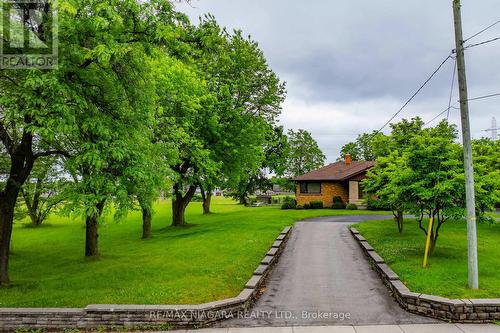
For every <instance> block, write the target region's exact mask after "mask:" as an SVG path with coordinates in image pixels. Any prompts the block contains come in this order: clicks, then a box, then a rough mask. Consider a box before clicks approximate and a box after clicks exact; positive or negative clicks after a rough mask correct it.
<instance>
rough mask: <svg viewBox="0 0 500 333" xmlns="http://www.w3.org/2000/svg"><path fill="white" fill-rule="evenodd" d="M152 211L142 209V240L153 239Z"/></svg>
mask: <svg viewBox="0 0 500 333" xmlns="http://www.w3.org/2000/svg"><path fill="white" fill-rule="evenodd" d="M151 219H152V214H151V209H150V208H149V207H142V239H148V238H151Z"/></svg>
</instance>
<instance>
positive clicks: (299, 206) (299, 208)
mask: <svg viewBox="0 0 500 333" xmlns="http://www.w3.org/2000/svg"><path fill="white" fill-rule="evenodd" d="M295 209H298V210H302V209H304V206H302V205H297V207H295Z"/></svg>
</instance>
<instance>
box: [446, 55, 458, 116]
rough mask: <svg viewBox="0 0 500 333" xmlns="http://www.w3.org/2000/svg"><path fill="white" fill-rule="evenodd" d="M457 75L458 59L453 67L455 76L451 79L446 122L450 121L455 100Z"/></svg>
mask: <svg viewBox="0 0 500 333" xmlns="http://www.w3.org/2000/svg"><path fill="white" fill-rule="evenodd" d="M456 73H457V59H455V64H454V65H453V75H452V77H451V89H450V99H449V101H448V114H447V115H446V120H449V119H450V109H451V100H452V98H453V88H454V87H455V75H456Z"/></svg>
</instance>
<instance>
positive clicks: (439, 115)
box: [424, 103, 457, 127]
mask: <svg viewBox="0 0 500 333" xmlns="http://www.w3.org/2000/svg"><path fill="white" fill-rule="evenodd" d="M455 105H457V103H455V104H453V105H450V106H448V107H447V108H446V109H444V110H443V111H441V113H439V114H438V115H437V116H435V117H434V118H432V119H431V120H429V121H428V122H426V123H425V125H424V127H425V126H427V125H429V124H430V123H432V122H433V121H434V120H436V119H438V118H439V117H441V116H442V115H443V114H445V113H446V112H448V116H449V115H450V110H451V109H456V108H455V107H454V106H455Z"/></svg>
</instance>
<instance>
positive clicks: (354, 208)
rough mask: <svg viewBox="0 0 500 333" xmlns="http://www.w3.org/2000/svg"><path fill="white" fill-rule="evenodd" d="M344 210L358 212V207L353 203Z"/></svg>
mask: <svg viewBox="0 0 500 333" xmlns="http://www.w3.org/2000/svg"><path fill="white" fill-rule="evenodd" d="M346 209H347V210H358V206H356V205H355V204H353V203H350V204H348V205H347V206H346Z"/></svg>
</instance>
